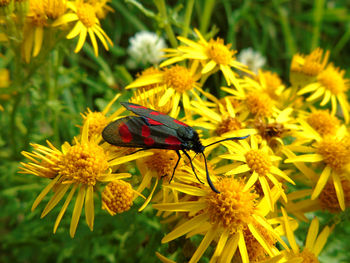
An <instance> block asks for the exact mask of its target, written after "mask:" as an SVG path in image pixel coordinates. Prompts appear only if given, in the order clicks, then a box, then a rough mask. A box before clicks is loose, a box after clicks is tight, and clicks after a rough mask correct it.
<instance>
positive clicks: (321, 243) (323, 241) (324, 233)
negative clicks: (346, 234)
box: [312, 226, 331, 257]
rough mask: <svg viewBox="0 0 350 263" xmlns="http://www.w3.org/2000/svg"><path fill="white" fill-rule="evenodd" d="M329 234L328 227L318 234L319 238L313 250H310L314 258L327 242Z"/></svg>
mask: <svg viewBox="0 0 350 263" xmlns="http://www.w3.org/2000/svg"><path fill="white" fill-rule="evenodd" d="M330 232H331V231H330V228H329V227H328V226H326V227H325V228H323V230H322V232H321V233H320V234H319V236H318V238H317V240H316V242H315V245H314V248H313V250H312V251H313V252H314V254H315V256H316V257H317V256H318V255H319V254H320V253H321V251H322V249H323V247H324V245H325V244H326V242H327V239H328V236H329V234H330Z"/></svg>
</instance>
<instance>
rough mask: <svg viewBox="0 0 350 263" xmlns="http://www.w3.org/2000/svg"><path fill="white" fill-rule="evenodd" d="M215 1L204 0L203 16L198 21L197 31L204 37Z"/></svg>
mask: <svg viewBox="0 0 350 263" xmlns="http://www.w3.org/2000/svg"><path fill="white" fill-rule="evenodd" d="M214 5H215V0H206V1H205V3H204V10H203V15H202V16H201V20H200V27H199V31H200V32H201V33H202V35H204V34H205V33H206V32H207V31H208V27H209V23H210V18H211V15H212V13H213V10H214Z"/></svg>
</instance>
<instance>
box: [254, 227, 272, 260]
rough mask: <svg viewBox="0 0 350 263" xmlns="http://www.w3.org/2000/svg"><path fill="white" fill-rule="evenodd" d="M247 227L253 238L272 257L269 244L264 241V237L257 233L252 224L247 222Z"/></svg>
mask: <svg viewBox="0 0 350 263" xmlns="http://www.w3.org/2000/svg"><path fill="white" fill-rule="evenodd" d="M248 228H249V230H250V233H251V234H252V235H253V236H254V238H255V239H256V240H257V241H258V242H259V244H260V245H261V246H262V247H263V248H264V249H265V251H266V252H267V253H268V254H269V255H270V257H272V256H273V253H272V250H271V248H270V246H269V245H268V244H267V243H266V240H265V238H264V237H263V236H262V235H261V234H260V233H259V231H258V230H257V229H256V228H255V227H254V225H253V224H248Z"/></svg>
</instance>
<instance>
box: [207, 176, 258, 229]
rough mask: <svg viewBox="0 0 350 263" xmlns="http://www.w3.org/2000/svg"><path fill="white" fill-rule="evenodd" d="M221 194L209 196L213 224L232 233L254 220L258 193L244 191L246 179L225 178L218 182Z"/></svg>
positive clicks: (209, 208)
mask: <svg viewBox="0 0 350 263" xmlns="http://www.w3.org/2000/svg"><path fill="white" fill-rule="evenodd" d="M216 187H217V189H218V190H219V191H220V194H217V193H214V192H210V193H209V194H208V196H207V205H208V214H209V218H210V222H211V223H212V224H218V225H220V226H222V227H224V228H227V229H228V230H229V231H230V232H231V233H236V232H237V231H240V230H244V229H245V228H246V226H247V225H248V224H249V223H251V222H252V220H253V217H252V215H253V214H254V213H255V206H256V199H257V198H258V195H256V194H255V193H253V192H249V191H246V192H243V191H242V189H243V188H244V181H243V180H236V179H232V178H224V179H222V180H221V181H219V182H217V183H216Z"/></svg>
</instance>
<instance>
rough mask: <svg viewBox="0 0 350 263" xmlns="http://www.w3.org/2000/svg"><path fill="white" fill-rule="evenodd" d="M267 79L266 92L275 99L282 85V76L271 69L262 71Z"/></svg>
mask: <svg viewBox="0 0 350 263" xmlns="http://www.w3.org/2000/svg"><path fill="white" fill-rule="evenodd" d="M261 74H262V75H263V78H264V80H265V84H266V93H267V94H268V95H269V96H270V97H271V98H273V99H277V97H278V95H277V94H276V91H277V89H278V88H279V87H280V86H281V85H282V80H281V79H280V77H279V76H278V75H277V74H276V73H274V72H270V71H264V72H262V73H261Z"/></svg>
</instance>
